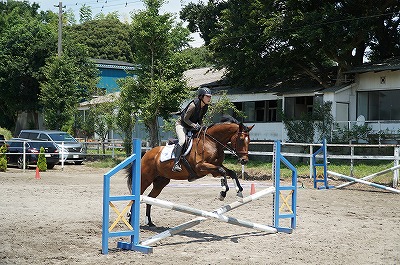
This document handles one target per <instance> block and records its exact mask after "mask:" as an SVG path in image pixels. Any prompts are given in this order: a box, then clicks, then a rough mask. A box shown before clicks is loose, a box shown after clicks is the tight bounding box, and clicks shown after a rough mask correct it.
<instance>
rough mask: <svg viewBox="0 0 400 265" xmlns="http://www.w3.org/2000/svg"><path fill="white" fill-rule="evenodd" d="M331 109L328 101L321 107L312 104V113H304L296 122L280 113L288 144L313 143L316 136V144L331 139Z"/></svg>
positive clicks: (330, 103)
mask: <svg viewBox="0 0 400 265" xmlns="http://www.w3.org/2000/svg"><path fill="white" fill-rule="evenodd" d="M331 108H332V102H330V101H328V102H324V103H323V104H322V105H320V104H314V108H313V112H312V113H304V114H302V115H301V117H300V119H297V120H295V119H290V118H288V117H286V116H285V115H284V114H283V113H282V112H281V113H280V115H281V117H282V121H283V124H284V126H285V129H286V132H287V136H288V139H289V142H294V143H313V142H314V137H315V135H317V136H318V142H320V141H321V140H322V139H331V137H330V132H331V128H332V125H333V116H332V114H331Z"/></svg>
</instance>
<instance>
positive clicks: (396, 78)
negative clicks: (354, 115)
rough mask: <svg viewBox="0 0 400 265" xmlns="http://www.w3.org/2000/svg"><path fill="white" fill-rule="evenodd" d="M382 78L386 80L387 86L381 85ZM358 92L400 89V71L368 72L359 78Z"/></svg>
mask: <svg viewBox="0 0 400 265" xmlns="http://www.w3.org/2000/svg"><path fill="white" fill-rule="evenodd" d="M381 78H385V81H386V82H385V84H381ZM357 84H358V88H357V90H358V91H366V90H387V89H399V88H400V71H382V72H377V73H375V72H368V73H363V74H360V75H359V76H358V79H357Z"/></svg>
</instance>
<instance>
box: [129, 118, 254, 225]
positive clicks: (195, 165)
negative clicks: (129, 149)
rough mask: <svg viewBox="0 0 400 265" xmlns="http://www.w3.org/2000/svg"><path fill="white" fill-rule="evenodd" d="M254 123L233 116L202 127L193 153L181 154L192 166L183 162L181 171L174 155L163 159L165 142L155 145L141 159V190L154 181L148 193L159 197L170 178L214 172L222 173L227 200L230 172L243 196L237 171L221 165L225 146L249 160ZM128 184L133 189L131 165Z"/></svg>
mask: <svg viewBox="0 0 400 265" xmlns="http://www.w3.org/2000/svg"><path fill="white" fill-rule="evenodd" d="M253 127H254V125H252V126H250V127H248V126H246V125H244V124H243V123H241V122H238V121H237V120H236V119H234V118H232V117H230V118H225V119H223V120H221V122H219V123H215V124H212V125H211V126H208V127H203V128H201V129H200V130H199V131H198V132H197V133H195V135H194V137H193V140H192V141H193V143H192V148H191V150H190V153H188V154H187V155H186V156H184V155H183V156H182V158H183V159H186V161H187V163H188V164H189V165H190V166H189V167H188V166H183V167H182V171H180V172H173V171H172V167H173V159H171V160H168V161H165V162H161V161H160V156H161V152H162V150H163V148H165V146H157V147H154V148H152V149H151V150H149V151H147V152H146V153H145V154H144V155H143V157H142V159H141V186H140V189H141V190H140V194H141V195H142V194H143V193H144V191H145V190H146V189H147V188H148V187H149V186H150V185H151V184H153V187H152V189H151V191H150V193H149V194H148V196H149V197H152V198H156V197H157V196H158V195H159V194H160V193H161V191H162V190H163V188H164V187H165V186H167V185H168V183H169V182H170V181H171V179H175V180H187V179H189V176H190V174H195V178H196V179H198V178H202V177H204V176H206V175H207V174H211V175H212V176H213V177H218V176H222V178H221V186H222V190H221V191H220V196H219V199H220V200H224V198H225V197H226V193H227V192H228V190H229V187H228V183H227V176H230V177H231V178H232V179H233V180H234V182H233V183H234V185H235V188H236V191H237V196H238V197H241V198H242V197H243V195H242V191H243V188H242V186H241V185H240V183H239V180H238V177H237V175H236V173H235V172H234V171H233V170H230V169H228V168H226V167H225V166H223V165H222V163H223V161H224V158H225V154H224V149H228V150H229V151H230V152H231V153H232V154H234V155H235V156H237V159H238V162H239V163H240V164H242V165H244V164H246V163H247V162H248V161H249V157H248V146H249V143H250V137H249V132H250V131H251V129H252V128H253ZM229 142H230V143H231V145H230V146H229V145H228V143H229ZM182 158H181V160H182ZM127 184H128V187H129V189H130V190H131V187H132V170H131V169H129V168H128V177H127ZM150 212H151V205H150V204H147V205H146V223H147V225H149V226H155V225H154V223H153V222H152V220H151V216H150Z"/></svg>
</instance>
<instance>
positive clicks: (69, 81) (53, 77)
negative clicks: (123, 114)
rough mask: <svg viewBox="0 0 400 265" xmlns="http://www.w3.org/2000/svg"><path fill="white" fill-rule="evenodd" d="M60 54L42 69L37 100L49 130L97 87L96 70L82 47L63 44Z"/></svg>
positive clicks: (60, 123) (68, 117)
mask: <svg viewBox="0 0 400 265" xmlns="http://www.w3.org/2000/svg"><path fill="white" fill-rule="evenodd" d="M64 51H65V52H64V54H63V55H62V56H61V57H58V56H57V57H56V56H54V57H51V58H50V59H49V60H48V61H47V63H46V66H45V67H43V69H42V72H43V75H44V77H45V80H44V81H43V82H42V83H41V86H40V87H41V92H40V102H41V104H42V106H43V115H44V120H45V123H46V125H47V127H48V128H49V129H57V130H60V129H61V127H62V126H63V125H65V124H66V123H67V122H68V121H69V120H71V119H72V118H73V117H74V114H75V111H76V108H77V105H78V103H79V102H81V101H82V100H83V99H85V98H88V97H89V96H90V95H91V94H93V91H95V89H96V84H97V69H96V67H95V65H94V64H93V63H92V62H91V61H90V60H89V59H88V58H87V57H85V56H84V53H85V50H84V47H83V46H80V45H73V44H71V46H66V49H64Z"/></svg>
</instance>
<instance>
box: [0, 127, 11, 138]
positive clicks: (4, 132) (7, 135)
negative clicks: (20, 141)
mask: <svg viewBox="0 0 400 265" xmlns="http://www.w3.org/2000/svg"><path fill="white" fill-rule="evenodd" d="M0 134H2V135H4V138H5V139H6V140H10V139H11V138H12V133H11V132H10V131H9V130H7V129H5V128H2V127H0Z"/></svg>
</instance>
